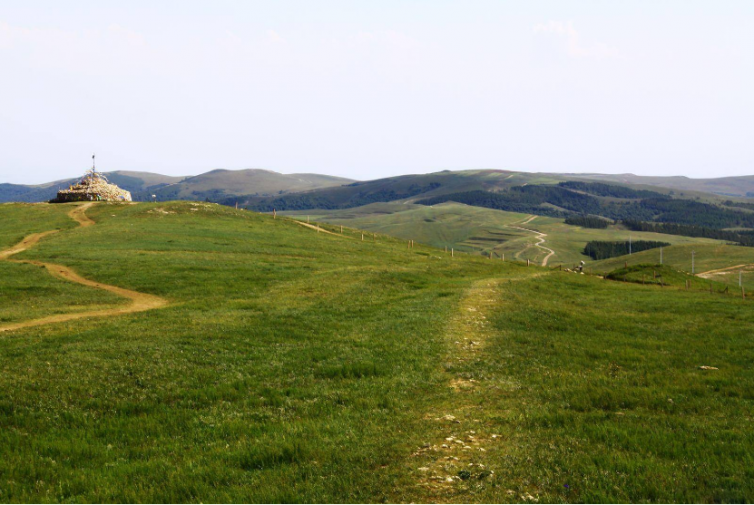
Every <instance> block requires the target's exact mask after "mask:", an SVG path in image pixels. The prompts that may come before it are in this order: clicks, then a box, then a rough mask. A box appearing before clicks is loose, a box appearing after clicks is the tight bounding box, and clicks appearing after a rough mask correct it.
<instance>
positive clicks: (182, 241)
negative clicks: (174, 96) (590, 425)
mask: <svg viewBox="0 0 754 505" xmlns="http://www.w3.org/2000/svg"><path fill="white" fill-rule="evenodd" d="M66 210H68V209H66ZM88 214H89V215H90V216H91V217H92V218H93V219H94V220H95V221H96V222H97V224H96V225H95V226H92V227H89V228H86V229H76V230H72V231H69V232H65V233H60V234H56V235H55V236H51V237H50V238H49V239H47V240H45V241H43V242H42V243H40V244H39V245H38V246H37V247H36V248H34V249H31V250H29V251H27V252H26V253H24V254H23V255H22V256H23V257H27V258H31V257H34V258H38V259H43V260H47V259H49V260H52V259H55V261H58V262H61V263H63V262H64V263H65V264H66V265H68V266H71V267H73V268H75V269H76V270H77V271H78V272H79V273H80V274H81V275H84V276H85V277H88V278H93V279H97V280H99V281H102V282H107V283H111V284H115V285H119V286H123V287H127V288H130V289H135V290H137V291H141V292H145V293H153V294H157V295H160V296H164V297H165V298H167V299H168V300H170V301H171V303H172V304H173V305H172V306H171V307H169V308H166V309H162V310H158V311H153V312H147V313H141V314H138V315H133V316H124V317H117V318H112V319H99V320H91V321H85V320H82V321H80V322H79V323H78V324H77V325H74V326H69V325H66V326H65V327H55V326H45V327H39V328H35V329H29V330H25V331H18V332H14V333H11V334H7V333H6V334H4V335H3V336H2V337H0V370H1V371H2V373H0V426H1V427H2V429H0V453H1V455H2V462H0V482H1V483H2V485H0V499H2V500H3V501H13V500H20V501H27V500H31V501H63V500H74V501H82V500H84V501H187V500H188V501H226V500H233V501H265V502H277V501H291V500H293V501H300V500H303V501H352V500H362V501H364V500H365V501H372V500H379V499H381V497H384V496H386V495H387V494H388V493H389V492H390V490H391V489H392V486H394V485H397V484H398V483H399V482H401V481H403V480H408V479H409V478H410V476H408V475H406V474H405V470H404V469H403V468H402V466H401V465H396V464H395V463H396V462H398V461H401V460H403V459H404V458H405V457H406V455H407V454H410V452H411V451H412V450H413V449H414V447H415V446H417V445H419V444H421V442H422V440H423V439H424V438H425V435H424V433H425V432H426V429H425V428H423V427H422V420H421V415H419V414H420V413H422V412H424V411H425V410H426V409H427V406H428V403H430V402H431V401H433V398H434V397H435V396H437V395H443V394H445V393H446V391H445V388H444V376H443V372H442V368H441V367H438V366H437V364H438V360H439V357H440V356H441V355H442V354H443V352H444V347H443V343H444V339H443V323H444V321H445V318H446V317H447V316H448V314H450V313H452V311H453V307H454V303H455V302H456V300H457V299H458V297H459V295H460V294H461V293H462V291H463V289H464V288H465V287H466V286H467V285H468V284H469V282H471V281H473V279H475V278H480V277H485V276H488V275H498V274H501V273H503V272H505V273H506V275H510V274H515V273H516V272H517V271H523V270H524V269H523V268H522V267H518V266H513V265H498V264H495V265H490V264H488V263H487V262H485V261H484V260H483V259H481V258H479V259H474V258H464V259H463V260H461V259H460V258H458V257H457V258H456V259H455V261H451V260H450V258H449V257H448V256H444V255H442V254H440V253H439V252H438V251H436V250H430V249H427V248H422V247H421V246H417V247H416V248H415V249H414V250H412V251H408V250H407V249H406V248H405V244H403V243H402V242H397V241H394V240H393V239H388V238H385V237H379V238H378V240H377V241H374V240H370V241H365V242H362V241H361V240H360V235H358V234H356V233H353V232H351V233H349V232H348V230H347V232H346V235H347V236H345V237H339V236H338V237H336V236H332V235H328V234H326V233H317V232H316V231H313V230H310V229H306V228H304V227H302V226H300V225H298V224H296V223H295V222H290V221H288V222H286V221H283V220H282V219H278V220H273V219H272V218H271V217H269V216H262V215H257V214H253V213H249V212H244V211H233V210H231V209H227V208H223V207H219V206H216V205H203V204H187V203H185V204H184V203H180V204H158V205H151V204H140V205H100V206H96V207H94V208H92V209H90V210H89V211H88Z"/></svg>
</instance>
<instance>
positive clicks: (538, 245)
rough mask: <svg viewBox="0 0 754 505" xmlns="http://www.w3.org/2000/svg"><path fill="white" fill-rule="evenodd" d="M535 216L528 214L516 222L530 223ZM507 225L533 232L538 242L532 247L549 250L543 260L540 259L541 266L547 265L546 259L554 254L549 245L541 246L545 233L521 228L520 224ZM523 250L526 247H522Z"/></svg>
mask: <svg viewBox="0 0 754 505" xmlns="http://www.w3.org/2000/svg"><path fill="white" fill-rule="evenodd" d="M536 217H537V216H535V215H531V216H529V219H527V220H526V221H522V222H520V223H518V224H529V223H531V222H532V221H533V220H534V219H536ZM508 227H509V228H515V229H517V230H523V231H528V232H529V233H534V234H535V235H536V236H537V237H536V238H537V240H539V242H537V243H536V244H534V247H539V248H540V249H544V250H545V251H548V252H549V254H548V255H547V256H545V259H543V260H542V266H543V267H546V266H547V262H548V261H549V260H550V258H551V257H552V256H554V255H555V251H553V250H552V249H550V248H549V247H545V246H543V245H542V244H544V243H545V237H546V236H547V234H546V233H542V232H539V231H537V230H530V229H529V228H523V227H521V226H513V225H508ZM525 250H526V249H524V250H523V251H525ZM523 251H520V252H519V254H520V253H521V252H523ZM517 256H518V255H517Z"/></svg>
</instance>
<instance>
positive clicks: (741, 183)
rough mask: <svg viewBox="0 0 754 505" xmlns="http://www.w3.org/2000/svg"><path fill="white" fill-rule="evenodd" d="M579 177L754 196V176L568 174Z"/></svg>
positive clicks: (689, 191)
mask: <svg viewBox="0 0 754 505" xmlns="http://www.w3.org/2000/svg"><path fill="white" fill-rule="evenodd" d="M568 175H569V176H572V177H574V178H578V179H591V180H597V181H603V182H617V183H620V184H628V185H639V186H649V187H652V186H654V187H661V188H666V189H671V190H674V191H676V192H679V191H681V192H687V193H688V194H687V195H686V196H692V197H693V196H696V193H714V194H717V195H725V196H733V197H748V198H752V197H754V176H751V175H746V176H740V177H719V178H714V179H692V178H690V177H681V176H676V177H652V176H646V175H634V174H568Z"/></svg>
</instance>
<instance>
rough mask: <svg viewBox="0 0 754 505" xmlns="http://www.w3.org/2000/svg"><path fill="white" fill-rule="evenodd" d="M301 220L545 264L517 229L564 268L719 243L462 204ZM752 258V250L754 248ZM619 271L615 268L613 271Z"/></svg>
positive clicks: (314, 214)
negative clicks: (643, 244)
mask: <svg viewBox="0 0 754 505" xmlns="http://www.w3.org/2000/svg"><path fill="white" fill-rule="evenodd" d="M287 214H288V215H292V216H294V217H297V218H299V219H306V216H307V215H308V216H309V217H310V218H311V219H317V220H322V221H326V222H328V223H332V224H336V225H341V224H343V225H346V226H352V227H355V228H362V229H365V230H369V231H375V232H379V233H385V234H389V235H392V236H395V237H399V238H402V239H405V240H411V239H413V240H416V241H418V242H421V243H425V244H428V245H432V246H434V247H440V248H444V247H448V248H451V247H453V248H455V249H456V250H458V251H464V252H470V253H482V254H484V255H488V254H489V253H490V252H493V254H494V256H495V257H500V256H501V255H502V254H505V257H506V258H516V259H519V260H522V261H526V260H527V259H529V260H531V261H534V262H537V263H539V262H541V261H542V259H544V257H545V256H546V255H547V254H548V251H545V250H543V249H541V248H539V247H535V244H536V243H537V242H538V240H537V238H536V235H535V234H534V233H531V232H529V231H525V230H521V229H518V228H515V226H519V227H523V228H528V229H530V230H535V231H539V232H542V233H546V234H547V237H545V243H544V244H543V245H544V246H546V247H549V248H550V249H552V250H554V251H555V255H554V256H553V257H552V258H551V259H550V262H549V263H550V264H551V265H553V264H558V263H563V264H566V265H569V264H575V263H578V262H579V261H581V260H585V261H591V259H590V258H589V257H588V256H586V255H584V254H583V251H584V246H585V245H586V243H587V242H589V241H594V240H603V241H625V240H628V238H629V236H631V237H632V238H633V239H634V240H651V241H667V242H670V243H672V244H691V243H695V244H710V245H711V244H719V243H720V242H719V241H715V240H710V239H700V238H691V237H681V236H676V235H666V234H661V233H650V232H629V231H627V230H625V229H623V228H621V227H619V226H615V225H611V226H609V227H608V228H605V229H594V228H583V227H580V226H572V225H567V224H565V223H564V221H563V219H559V218H552V217H543V216H537V217H536V218H534V219H533V220H532V221H530V222H529V223H527V224H520V223H521V222H523V221H525V220H527V219H528V215H527V214H518V213H513V212H505V211H500V210H493V209H484V208H480V207H472V206H468V205H463V204H458V203H453V202H450V203H445V204H440V205H435V206H431V207H428V206H420V205H411V204H402V203H383V204H373V205H366V206H363V207H358V208H354V209H347V210H338V211H322V210H315V211H302V212H290V213H287ZM752 253H753V254H754V249H753V250H752ZM615 268H617V267H615Z"/></svg>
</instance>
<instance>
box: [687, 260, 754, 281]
mask: <svg viewBox="0 0 754 505" xmlns="http://www.w3.org/2000/svg"><path fill="white" fill-rule="evenodd" d="M749 268H754V263H752V264H749V263H745V264H743V265H734V266H732V267H725V268H718V269H716V270H707V271H706V272H702V273H700V274H696V275H697V276H699V277H702V278H704V279H707V278H709V277H712V276H714V275H718V274H724V273H727V272H730V271H731V270H748V269H749Z"/></svg>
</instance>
